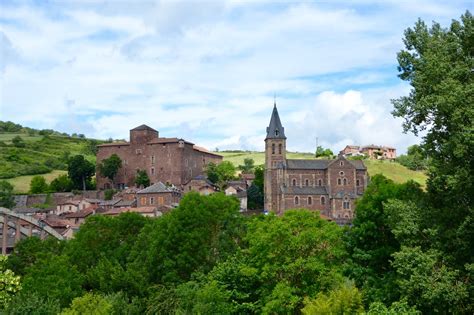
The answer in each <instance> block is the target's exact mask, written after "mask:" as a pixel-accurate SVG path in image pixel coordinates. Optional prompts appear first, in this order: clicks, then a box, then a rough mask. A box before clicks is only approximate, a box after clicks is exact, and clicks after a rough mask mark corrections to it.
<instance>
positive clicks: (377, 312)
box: [367, 301, 421, 315]
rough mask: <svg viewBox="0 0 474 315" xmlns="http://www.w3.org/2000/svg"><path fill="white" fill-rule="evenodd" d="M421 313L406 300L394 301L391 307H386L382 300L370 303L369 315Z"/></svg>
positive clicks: (410, 314)
mask: <svg viewBox="0 0 474 315" xmlns="http://www.w3.org/2000/svg"><path fill="white" fill-rule="evenodd" d="M400 314H404V315H420V314H421V312H420V311H418V310H417V309H416V308H415V307H412V306H409V305H408V304H407V302H406V301H397V302H393V303H392V305H391V306H390V307H388V308H387V307H386V306H385V305H384V304H383V303H381V302H374V303H372V304H370V307H369V311H368V312H367V315H400Z"/></svg>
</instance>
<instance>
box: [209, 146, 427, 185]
mask: <svg viewBox="0 0 474 315" xmlns="http://www.w3.org/2000/svg"><path fill="white" fill-rule="evenodd" d="M216 153H217V154H220V155H222V156H223V157H224V160H225V161H230V162H232V163H233V164H234V165H236V166H237V165H241V164H243V163H244V159H245V158H252V159H253V160H254V161H255V165H262V164H264V163H265V153H264V152H255V151H222V152H216ZM287 157H288V158H290V159H314V155H313V154H312V153H300V152H288V153H287ZM364 163H365V165H366V166H367V170H368V173H369V175H370V176H373V175H375V174H382V175H384V176H386V177H387V178H390V179H391V180H393V181H394V182H396V183H404V182H406V181H408V180H414V181H415V182H417V183H419V184H420V185H422V186H423V187H424V186H425V184H426V179H427V176H426V174H425V173H424V172H422V171H412V170H409V169H408V168H406V167H405V166H403V165H401V164H399V163H396V162H389V161H379V160H365V161H364Z"/></svg>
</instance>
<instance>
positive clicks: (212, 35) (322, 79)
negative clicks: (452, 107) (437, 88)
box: [0, 0, 474, 152]
mask: <svg viewBox="0 0 474 315" xmlns="http://www.w3.org/2000/svg"><path fill="white" fill-rule="evenodd" d="M473 3H474V2H472V1H467V2H466V1H465V2H457V1H445V2H433V1H404V0H397V1H304V2H295V1H287V2H276V1H227V2H224V1H218V0H212V1H191V0H188V1H183V2H176V1H173V2H168V1H158V2H153V1H149V0H147V1H141V0H138V1H132V0H117V1H113V0H111V1H104V2H101V1H90V0H88V1H15V2H10V1H8V0H2V1H0V120H11V121H14V122H17V123H21V124H23V125H26V126H30V127H35V128H41V129H43V128H50V129H56V130H60V131H63V132H68V133H73V132H76V133H84V134H86V135H87V136H88V137H95V138H101V139H106V138H109V137H112V138H125V139H128V130H129V129H131V128H133V127H135V126H137V125H140V124H143V123H145V124H148V125H149V126H151V127H153V128H155V129H157V130H159V131H160V135H161V136H165V137H174V136H177V137H183V138H185V139H187V140H190V141H192V142H195V143H197V144H200V145H203V146H206V147H208V148H211V149H214V148H216V147H218V148H219V149H230V148H232V149H239V148H240V149H252V150H254V149H256V150H263V139H264V137H265V128H266V126H267V125H268V122H269V119H270V114H271V110H272V107H273V99H274V95H276V102H277V106H278V109H279V112H280V117H281V120H282V122H283V125H284V126H285V130H286V135H287V137H288V141H287V143H288V144H287V146H288V149H289V150H292V151H314V149H315V142H316V137H317V138H318V140H319V144H320V145H323V146H325V147H330V148H331V149H333V150H336V151H338V150H340V149H342V148H343V146H344V145H345V144H371V143H375V144H386V145H392V146H395V147H396V148H398V149H399V150H400V151H401V152H403V151H405V150H406V147H407V146H408V145H411V144H414V143H418V142H420V139H417V138H415V137H414V136H412V135H405V134H403V133H402V129H401V121H400V120H397V119H394V118H393V117H392V116H391V114H390V112H391V110H392V105H391V103H390V99H393V98H397V97H399V96H401V95H406V94H407V93H408V91H409V89H410V87H409V85H407V84H406V83H404V82H402V81H401V80H400V79H398V77H397V68H396V67H397V62H396V53H397V51H399V50H400V49H402V47H403V43H402V36H403V31H404V30H405V29H406V28H408V27H411V26H413V25H414V23H415V22H416V20H417V19H418V18H421V19H423V20H425V21H426V22H428V23H429V24H431V21H437V22H440V23H441V24H442V25H444V26H447V25H448V24H449V23H450V21H451V19H453V18H456V19H458V18H459V16H460V15H461V14H463V13H464V12H465V10H466V9H469V10H471V11H474V10H473V9H474V5H473Z"/></svg>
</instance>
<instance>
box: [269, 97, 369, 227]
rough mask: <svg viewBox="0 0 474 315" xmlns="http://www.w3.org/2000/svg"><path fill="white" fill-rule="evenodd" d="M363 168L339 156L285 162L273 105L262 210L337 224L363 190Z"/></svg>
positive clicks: (346, 219)
mask: <svg viewBox="0 0 474 315" xmlns="http://www.w3.org/2000/svg"><path fill="white" fill-rule="evenodd" d="M367 179H368V176H367V168H366V167H365V165H364V163H363V162H362V161H360V160H347V159H345V158H344V157H343V156H342V155H340V156H339V157H338V158H337V159H334V160H319V159H311V160H300V159H295V160H293V159H287V158H286V136H285V128H283V126H282V124H281V121H280V117H279V115H278V110H277V107H276V104H275V105H274V107H273V112H272V116H271V119H270V125H269V126H268V127H267V136H266V138H265V179H264V181H265V185H264V186H265V209H266V210H269V211H273V212H275V213H277V214H282V213H284V212H285V211H286V210H287V209H295V208H306V209H310V210H317V211H319V212H320V213H321V214H322V215H323V216H325V217H327V218H329V219H331V220H334V221H336V222H337V223H339V224H345V223H349V222H350V221H351V220H352V218H353V216H354V208H355V200H356V199H357V198H358V197H360V196H361V195H362V193H363V192H364V190H365V188H366V186H367Z"/></svg>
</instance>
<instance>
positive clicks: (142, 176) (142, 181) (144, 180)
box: [135, 170, 150, 187]
mask: <svg viewBox="0 0 474 315" xmlns="http://www.w3.org/2000/svg"><path fill="white" fill-rule="evenodd" d="M135 185H137V187H148V186H150V177H148V174H147V173H146V171H145V170H138V171H137V176H136V177H135Z"/></svg>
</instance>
